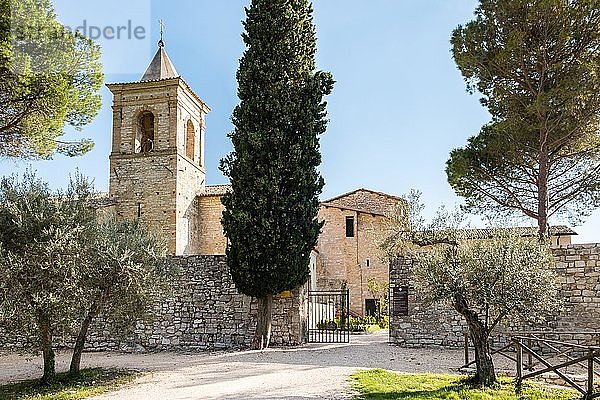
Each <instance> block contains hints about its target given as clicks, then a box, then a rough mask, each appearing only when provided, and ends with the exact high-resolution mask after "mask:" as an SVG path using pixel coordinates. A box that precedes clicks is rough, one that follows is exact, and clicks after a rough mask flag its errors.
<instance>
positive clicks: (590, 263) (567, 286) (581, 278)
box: [390, 244, 600, 347]
mask: <svg viewBox="0 0 600 400" xmlns="http://www.w3.org/2000/svg"><path fill="white" fill-rule="evenodd" d="M553 252H554V256H555V258H556V264H555V268H556V273H557V275H558V279H559V282H560V291H559V295H560V296H561V298H562V301H563V307H562V310H560V312H559V313H558V314H557V315H556V316H555V317H553V318H551V319H550V320H549V322H548V323H547V324H546V325H544V326H529V327H525V326H509V327H506V326H505V327H501V328H499V332H498V333H497V334H496V335H495V337H494V338H493V340H492V342H494V343H496V347H497V346H502V345H504V344H506V343H507V340H508V339H509V337H510V335H511V332H512V333H515V332H523V331H525V330H536V331H537V330H543V331H548V332H553V333H555V334H559V333H560V339H561V340H568V341H571V342H575V343H581V344H584V343H585V344H589V342H590V341H593V340H596V339H597V336H598V335H595V334H573V332H598V331H600V244H583V245H570V246H568V247H560V248H555V249H553ZM412 266H413V261H412V260H411V259H408V258H399V259H397V260H394V261H393V262H392V263H391V264H390V293H391V294H393V293H394V290H397V289H395V288H408V315H407V316H395V315H394V299H393V298H390V342H391V343H395V344H398V345H401V346H406V347H431V346H433V347H436V346H442V347H460V346H463V345H464V333H465V332H466V331H467V326H466V324H465V322H464V321H463V319H462V317H461V316H460V315H459V314H458V313H457V312H456V311H455V310H454V309H452V308H451V307H449V306H448V305H444V304H436V305H433V306H426V305H425V304H423V302H422V301H420V299H419V297H418V290H417V288H416V287H415V283H414V280H413V278H412ZM396 304H398V303H396ZM561 332H562V333H561ZM546 337H547V338H552V336H548V335H546Z"/></svg>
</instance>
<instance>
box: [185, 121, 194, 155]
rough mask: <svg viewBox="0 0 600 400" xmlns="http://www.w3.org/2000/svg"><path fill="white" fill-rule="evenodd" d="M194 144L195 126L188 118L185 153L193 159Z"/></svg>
mask: <svg viewBox="0 0 600 400" xmlns="http://www.w3.org/2000/svg"><path fill="white" fill-rule="evenodd" d="M195 144H196V128H195V127H194V123H193V122H192V121H191V120H188V122H187V127H186V133H185V154H186V156H187V158H189V159H190V160H193V159H194V153H195V151H196V149H195V147H194V146H195Z"/></svg>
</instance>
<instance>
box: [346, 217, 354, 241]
mask: <svg viewBox="0 0 600 400" xmlns="http://www.w3.org/2000/svg"><path fill="white" fill-rule="evenodd" d="M346 237H349V238H351V237H354V217H346Z"/></svg>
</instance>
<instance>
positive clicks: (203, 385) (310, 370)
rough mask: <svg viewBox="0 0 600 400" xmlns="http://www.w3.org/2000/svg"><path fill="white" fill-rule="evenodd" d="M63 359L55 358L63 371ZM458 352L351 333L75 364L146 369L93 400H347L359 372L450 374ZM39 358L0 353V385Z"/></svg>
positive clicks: (101, 356)
mask: <svg viewBox="0 0 600 400" xmlns="http://www.w3.org/2000/svg"><path fill="white" fill-rule="evenodd" d="M68 356H69V355H68V354H59V356H58V357H57V361H58V369H59V370H66V369H67V365H68ZM462 357H463V355H462V351H459V350H441V349H403V348H400V347H397V346H391V345H389V344H387V332H380V333H376V334H372V335H364V336H352V337H351V343H350V344H309V345H305V346H301V347H297V348H292V349H268V350H266V351H263V352H259V351H244V352H237V353H200V354H177V353H157V354H118V353H88V354H85V355H84V357H83V362H82V366H83V367H84V368H86V367H93V366H100V367H121V368H134V369H139V370H142V371H147V372H150V373H149V374H144V375H143V376H141V377H140V378H138V379H137V380H136V381H135V382H134V383H132V384H130V385H126V386H124V387H122V388H121V389H120V390H118V391H116V392H113V393H109V394H105V395H103V396H100V397H97V398H96V399H98V400H100V399H102V400H107V399H111V400H116V399H127V400H129V399H131V400H154V399H156V400H163V399H173V400H175V399H177V400H191V399H207V400H216V399H228V400H229V399H240V400H241V399H262V400H268V399H273V400H275V399H278V400H279V399H290V400H291V399H297V400H309V399H349V398H352V397H353V395H354V393H353V392H352V389H351V387H350V383H349V382H348V377H349V375H350V374H352V373H353V372H355V371H357V370H360V369H365V368H367V369H369V368H384V369H389V370H394V371H399V372H408V373H413V372H417V373H418V372H456V371H457V369H458V368H459V367H460V366H461V364H462ZM41 371H42V369H41V365H40V360H39V358H37V357H36V358H33V359H32V358H31V357H29V358H28V357H24V356H16V355H7V354H4V355H2V354H0V382H7V381H15V380H20V379H26V378H32V377H38V376H40V375H41Z"/></svg>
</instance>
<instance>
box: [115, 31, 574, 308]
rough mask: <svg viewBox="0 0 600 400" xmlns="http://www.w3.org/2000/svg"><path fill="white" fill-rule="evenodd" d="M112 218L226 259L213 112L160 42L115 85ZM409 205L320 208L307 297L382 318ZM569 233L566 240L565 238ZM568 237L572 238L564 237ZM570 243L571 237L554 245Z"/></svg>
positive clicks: (175, 250) (377, 198) (367, 199)
mask: <svg viewBox="0 0 600 400" xmlns="http://www.w3.org/2000/svg"><path fill="white" fill-rule="evenodd" d="M108 88H109V89H110V91H111V92H112V94H113V127H112V151H111V154H110V186H109V203H108V204H109V205H108V207H106V208H108V209H109V212H112V213H113V214H115V215H117V216H118V217H119V218H123V219H135V218H139V219H140V220H141V221H142V222H144V223H145V224H146V225H147V226H148V227H149V228H150V229H151V230H152V231H153V232H155V233H157V234H158V235H159V236H160V237H162V238H165V239H166V240H167V242H168V245H169V250H170V253H171V254H172V255H175V256H189V255H205V256H219V255H224V254H225V251H226V248H227V239H226V238H225V235H224V233H223V227H222V225H221V216H222V213H223V210H224V207H223V204H222V202H221V197H222V196H223V195H224V194H226V193H227V192H228V191H229V190H231V188H230V186H228V185H217V186H207V185H206V170H205V164H204V160H205V158H204V154H205V135H206V129H205V126H206V124H205V118H206V115H207V114H208V113H209V112H210V107H209V106H208V105H206V103H204V102H203V101H202V99H201V98H200V97H199V96H198V95H197V94H196V93H195V92H194V91H193V90H192V88H191V87H190V86H189V85H188V84H187V83H186V82H185V80H184V79H183V78H182V77H181V76H180V75H178V73H177V71H176V69H175V66H174V65H173V63H172V62H171V60H170V58H169V56H168V55H167V52H166V50H165V48H164V43H163V42H162V41H161V42H160V44H159V49H158V51H157V53H156V55H155V57H154V58H153V60H152V62H151V63H150V66H149V67H148V69H147V71H146V72H145V73H144V75H143V76H142V78H141V79H140V80H139V81H137V82H128V83H113V84H109V85H108ZM401 202H402V199H400V198H399V197H395V196H392V195H388V194H385V193H381V192H376V191H372V190H368V189H358V190H355V191H352V192H349V193H346V194H343V195H340V196H337V197H335V198H332V199H329V200H326V201H323V202H322V203H321V207H320V210H319V213H318V218H319V220H320V221H323V222H324V225H323V229H322V232H321V235H320V236H319V240H318V243H317V247H316V248H315V250H314V251H313V253H312V254H311V257H310V270H311V277H310V285H309V287H310V289H312V290H317V289H322V290H339V289H344V288H347V289H348V290H349V291H350V312H351V313H352V314H354V315H365V314H375V313H377V312H378V308H379V306H378V303H379V297H380V296H381V293H379V294H377V293H373V292H372V290H371V285H370V284H369V283H370V282H376V283H379V284H380V285H381V284H384V285H385V284H386V283H387V282H388V281H389V262H388V260H387V258H386V257H385V253H384V251H383V250H382V249H381V244H382V240H383V238H385V237H386V235H387V232H388V230H389V229H391V220H390V215H392V214H396V215H398V214H397V212H398V210H397V209H398V207H399V206H400V205H401ZM563 233H564V232H563ZM567 233H568V232H567ZM555 239H556V240H557V243H556V244H561V245H562V244H565V245H566V244H569V243H570V236H569V235H566V234H565V235H562V236H557V237H556V238H555Z"/></svg>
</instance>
